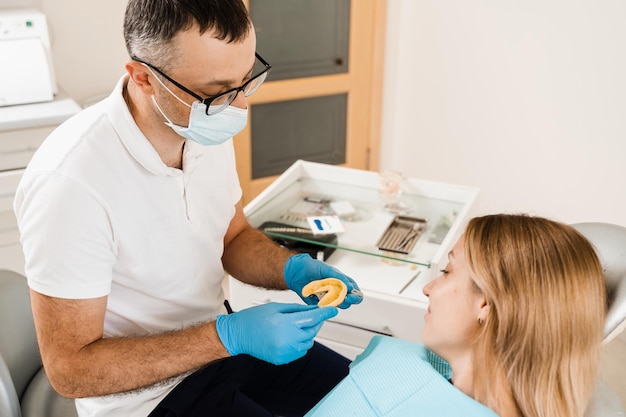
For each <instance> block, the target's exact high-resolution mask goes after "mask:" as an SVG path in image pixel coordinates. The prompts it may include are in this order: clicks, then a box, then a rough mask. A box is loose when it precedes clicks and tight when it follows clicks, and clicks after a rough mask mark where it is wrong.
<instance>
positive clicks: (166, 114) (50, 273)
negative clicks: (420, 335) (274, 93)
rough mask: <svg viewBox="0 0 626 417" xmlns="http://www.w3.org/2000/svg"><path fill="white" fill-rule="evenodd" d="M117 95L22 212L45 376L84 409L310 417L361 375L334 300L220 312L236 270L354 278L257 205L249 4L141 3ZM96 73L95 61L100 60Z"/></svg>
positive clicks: (88, 117)
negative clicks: (247, 160)
mask: <svg viewBox="0 0 626 417" xmlns="http://www.w3.org/2000/svg"><path fill="white" fill-rule="evenodd" d="M124 37H125V41H126V46H127V49H128V52H129V55H130V57H131V60H130V61H129V62H127V63H126V74H125V75H124V76H123V77H122V78H121V80H120V81H119V83H118V84H117V86H116V87H115V89H114V90H113V92H112V94H111V95H110V96H109V97H108V98H106V99H104V100H103V101H102V102H100V103H98V104H95V105H93V106H91V107H89V108H87V109H85V110H84V111H83V112H81V113H80V114H78V115H77V116H75V117H73V118H72V119H70V120H69V121H67V122H66V123H64V124H63V125H61V126H60V127H59V128H58V129H57V130H56V131H55V132H53V133H52V134H51V135H50V136H49V137H48V138H47V139H46V140H45V142H44V144H43V145H42V146H41V147H40V148H39V150H38V151H37V153H36V155H35V156H34V158H33V159H32V161H31V163H30V164H29V166H28V168H27V170H26V172H25V174H24V176H23V179H22V181H21V183H20V185H19V189H18V192H17V196H16V200H15V204H14V208H15V213H16V215H17V218H18V223H19V227H20V232H21V239H22V244H23V248H24V254H25V257H26V275H27V278H28V283H29V286H30V288H31V301H32V308H33V313H34V318H35V326H36V330H37V337H38V340H39V345H40V350H41V355H42V359H43V363H44V367H45V370H46V373H47V375H48V377H49V379H50V381H51V384H52V385H53V387H54V388H55V389H56V390H57V391H58V392H59V393H60V394H61V395H63V396H66V397H70V398H76V399H77V400H76V406H77V410H78V413H79V415H80V417H87V416H98V417H108V416H139V417H141V416H148V415H150V416H165V415H167V416H196V415H208V413H209V412H210V415H214V416H226V415H228V416H246V417H249V416H273V415H288V416H301V415H304V414H305V413H306V412H307V411H308V410H309V409H310V408H311V407H313V405H315V403H316V402H317V401H319V400H320V399H321V398H322V397H323V396H324V395H325V394H326V393H327V392H329V391H330V390H331V389H332V388H333V387H334V386H335V385H336V384H337V383H338V382H339V381H340V380H341V379H342V378H343V377H344V376H345V375H346V374H347V372H348V363H349V361H348V360H347V359H346V358H344V357H342V356H340V355H338V354H336V353H335V352H333V351H331V350H329V349H327V348H325V347H323V346H321V345H318V344H315V343H314V342H313V338H314V337H315V336H316V334H317V332H318V331H319V329H320V328H321V326H322V324H323V322H324V321H325V320H326V319H329V318H331V317H333V316H335V315H336V314H337V309H336V308H335V307H325V308H317V307H316V306H314V305H311V304H313V303H314V300H312V299H309V298H303V299H304V301H305V303H306V304H276V303H273V304H266V305H260V306H257V307H252V308H249V309H246V310H242V311H239V312H234V313H232V314H226V313H225V312H224V311H223V303H224V293H223V291H222V287H221V283H222V280H223V278H224V274H225V272H227V273H229V274H231V275H232V276H233V277H235V278H236V279H238V280H240V281H242V282H244V283H247V284H250V285H255V286H260V287H264V288H270V289H291V290H293V291H295V292H296V293H298V294H301V290H302V287H304V286H305V285H306V284H307V283H309V282H310V281H313V280H317V279H321V278H325V277H336V278H339V279H341V280H342V281H344V282H345V283H346V285H347V286H348V291H349V292H350V291H351V290H356V291H353V292H352V294H351V295H349V296H348V297H347V298H346V300H345V301H344V303H343V304H342V305H340V306H339V308H348V307H350V305H352V304H355V303H359V302H360V301H361V297H360V296H359V295H358V293H359V292H358V286H357V284H356V283H355V282H354V281H353V280H352V279H350V278H349V277H347V276H345V275H344V274H342V273H341V272H339V271H337V270H335V269H333V268H331V267H330V266H328V265H326V264H325V263H323V262H320V261H317V260H313V259H311V258H310V257H309V256H308V255H302V254H300V255H298V254H294V253H292V252H289V251H287V250H285V249H283V248H281V247H279V246H278V245H276V244H275V243H273V242H272V241H270V240H269V239H267V238H266V237H265V236H264V235H263V234H262V233H260V232H258V231H257V230H256V229H254V228H253V227H251V226H250V225H249V224H248V222H247V221H246V218H245V217H244V215H243V209H242V202H241V195H242V193H241V188H240V186H239V181H238V177H237V172H236V168H235V155H234V150H233V139H232V137H233V136H234V135H236V134H237V133H238V132H240V131H241V130H242V129H243V128H244V126H245V125H246V122H247V111H248V109H247V105H246V97H247V96H249V95H251V94H253V93H254V92H255V91H256V90H257V89H258V88H259V87H260V86H261V84H262V83H263V81H264V80H265V78H266V77H267V75H268V73H269V71H270V69H271V66H270V64H269V63H268V62H266V61H265V60H264V59H263V58H262V57H261V56H260V55H259V54H258V53H257V51H256V37H255V32H254V27H253V25H252V22H251V21H250V17H249V15H248V12H247V11H246V9H245V6H244V4H243V3H242V1H240V0H130V1H129V2H128V6H127V9H126V14H125V20H124ZM84 65H85V74H86V75H87V74H89V66H90V65H91V63H89V62H85V63H84Z"/></svg>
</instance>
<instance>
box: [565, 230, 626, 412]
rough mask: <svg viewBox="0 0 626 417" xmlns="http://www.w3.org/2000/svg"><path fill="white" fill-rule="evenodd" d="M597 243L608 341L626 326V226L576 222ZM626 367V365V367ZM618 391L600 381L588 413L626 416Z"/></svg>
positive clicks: (605, 329) (594, 243) (605, 342)
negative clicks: (604, 291)
mask: <svg viewBox="0 0 626 417" xmlns="http://www.w3.org/2000/svg"><path fill="white" fill-rule="evenodd" d="M573 226H574V228H576V229H577V230H578V231H579V232H580V233H582V234H583V235H584V236H585V237H586V238H587V239H588V240H589V241H590V242H591V243H592V244H593V245H594V246H595V249H596V253H597V255H598V257H599V258H600V262H602V269H603V270H604V279H605V283H606V293H607V304H608V310H607V316H606V322H605V325H604V344H607V343H609V342H610V341H611V340H613V339H614V338H615V337H616V336H617V335H618V334H620V333H621V332H622V331H623V330H624V328H625V327H626V228H624V227H621V226H617V225H613V224H607V223H579V224H574V225H573ZM624 369H625V370H626V367H624ZM625 416H626V411H625V409H624V405H623V404H622V403H621V401H620V399H619V397H618V396H617V394H616V393H615V392H614V391H613V390H612V389H611V388H610V387H609V386H608V385H607V384H606V382H604V381H600V382H599V384H598V387H597V388H596V392H595V394H594V396H593V398H592V400H591V403H590V404H589V407H588V409H587V417H625Z"/></svg>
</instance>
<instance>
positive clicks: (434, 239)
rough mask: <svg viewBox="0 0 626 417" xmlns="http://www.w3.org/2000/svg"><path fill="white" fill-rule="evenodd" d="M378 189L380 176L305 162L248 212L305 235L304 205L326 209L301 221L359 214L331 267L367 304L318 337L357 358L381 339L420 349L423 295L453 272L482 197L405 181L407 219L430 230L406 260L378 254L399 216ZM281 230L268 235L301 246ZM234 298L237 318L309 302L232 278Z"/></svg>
mask: <svg viewBox="0 0 626 417" xmlns="http://www.w3.org/2000/svg"><path fill="white" fill-rule="evenodd" d="M378 189H379V175H378V173H375V172H370V171H362V170H355V169H351V168H343V167H338V166H332V165H325V164H317V163H311V162H306V161H298V162H296V163H295V164H294V165H292V166H291V167H290V168H289V169H288V170H287V171H285V173H283V174H282V175H281V176H280V177H279V178H278V179H277V180H276V181H275V182H273V183H272V184H271V185H270V186H269V187H268V188H267V189H266V190H265V191H264V192H263V193H261V194H260V195H259V196H258V197H257V198H255V199H254V200H253V201H251V202H250V203H249V204H248V205H247V206H246V208H245V213H246V216H247V218H248V220H249V221H250V223H251V224H252V225H253V226H255V227H259V226H260V225H262V224H263V223H264V222H266V221H273V222H278V223H283V224H285V223H286V224H287V225H288V226H290V227H294V228H298V230H299V229H300V228H306V227H307V226H306V224H307V223H306V222H305V221H304V220H303V219H301V218H298V213H294V211H295V212H302V211H306V210H307V209H306V204H305V203H302V202H303V201H305V202H306V201H307V200H310V201H315V202H320V203H319V204H320V205H319V206H318V207H313V211H315V210H319V212H317V213H316V212H313V213H300V214H303V215H304V217H306V216H308V215H314V216H317V215H322V216H323V215H332V214H333V209H332V207H333V206H334V207H337V206H339V207H345V203H348V206H349V207H351V209H352V214H350V215H344V216H339V218H340V219H341V225H342V226H343V227H344V229H345V231H344V232H342V233H338V234H337V242H336V243H333V244H330V245H328V246H332V247H333V248H334V249H335V251H334V252H333V253H332V254H331V255H330V257H329V258H328V259H327V262H328V263H329V264H330V265H333V266H335V267H337V268H339V269H340V270H341V271H343V272H344V273H346V274H347V275H349V276H351V277H352V278H354V279H355V280H356V281H357V283H358V284H359V286H360V287H361V289H362V290H363V294H364V300H363V302H362V303H361V304H359V305H355V306H352V307H351V308H349V309H347V310H340V313H339V315H338V316H337V317H335V318H333V319H332V320H329V321H328V322H326V323H325V324H324V326H323V328H322V330H321V331H320V333H319V337H318V340H319V341H320V342H322V343H324V344H326V345H328V346H329V347H332V348H333V349H335V350H337V351H339V352H341V353H343V354H344V355H346V356H348V357H350V358H354V357H355V356H356V355H357V354H358V353H360V352H361V350H362V349H363V348H364V347H365V346H366V345H367V343H368V342H369V340H370V338H371V337H372V336H373V335H375V334H385V335H390V336H394V337H399V338H402V339H407V340H413V341H419V337H420V333H421V331H422V327H423V318H422V317H423V315H424V314H425V312H426V309H427V306H428V301H427V299H426V297H425V296H424V295H423V294H422V288H423V286H424V284H426V283H427V282H428V281H430V280H431V279H432V278H434V277H435V276H436V275H437V273H438V271H439V269H441V268H443V266H445V263H446V262H447V254H448V251H449V250H450V249H451V247H452V246H453V244H454V243H455V241H456V239H457V238H458V237H459V235H460V234H461V232H462V230H463V227H464V223H465V222H466V220H467V219H468V217H469V216H470V215H471V209H472V206H473V204H474V201H475V199H476V197H477V195H478V189H476V188H473V187H466V186H460V185H454V184H445V183H435V182H430V181H423V180H418V179H411V178H408V179H405V180H404V181H403V183H402V191H403V194H402V200H403V202H404V203H406V204H405V205H406V207H408V209H407V210H406V211H405V212H403V213H401V215H402V216H405V217H409V218H419V219H425V220H427V223H426V227H425V228H424V230H422V231H421V235H419V237H418V239H416V242H413V244H412V245H411V246H412V249H411V251H410V252H409V253H408V254H403V253H394V252H388V251H384V252H383V251H381V250H380V249H379V248H378V244H379V241H380V238H381V237H382V236H383V234H385V233H386V231H387V230H388V228H389V226H390V225H392V224H394V220H395V219H396V215H398V213H390V212H387V211H385V210H384V209H383V208H382V207H381V204H380V202H379V197H378ZM331 203H338V204H334V205H333V204H331ZM314 205H315V203H314ZM303 207H304V208H305V209H304V210H303ZM294 208H295V209H294ZM442 228H443V232H442ZM276 230H279V232H278V233H268V234H270V235H271V236H272V237H275V238H283V237H289V238H293V235H288V234H283V233H281V232H280V229H276ZM285 230H288V229H287V228H286V229H285ZM407 231H408V229H407ZM304 240H305V241H306V240H308V239H306V238H304ZM229 292H230V296H229V297H230V303H231V305H232V307H233V309H235V310H240V309H243V308H246V307H249V306H252V305H256V304H261V303H267V302H270V301H278V302H302V301H301V300H300V299H299V298H298V297H297V296H296V295H295V294H294V293H293V292H291V291H268V290H262V289H259V288H256V287H252V286H249V285H245V284H242V283H240V282H239V281H237V280H235V279H233V278H232V277H231V278H230V280H229Z"/></svg>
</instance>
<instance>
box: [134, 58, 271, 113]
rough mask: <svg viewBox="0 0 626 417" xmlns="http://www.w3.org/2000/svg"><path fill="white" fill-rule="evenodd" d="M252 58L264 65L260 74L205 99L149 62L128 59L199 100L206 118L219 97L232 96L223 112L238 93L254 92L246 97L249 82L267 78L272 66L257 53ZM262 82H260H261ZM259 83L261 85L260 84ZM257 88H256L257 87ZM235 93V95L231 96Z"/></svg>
mask: <svg viewBox="0 0 626 417" xmlns="http://www.w3.org/2000/svg"><path fill="white" fill-rule="evenodd" d="M254 56H255V57H256V58H257V59H258V60H259V61H261V64H263V65H265V69H264V70H263V71H261V72H260V73H258V74H257V75H254V76H253V77H252V78H250V79H249V80H248V81H246V82H245V83H243V85H242V86H240V87H235V88H231V89H230V90H228V91H225V92H223V93H221V94H218V95H216V96H212V97H207V98H203V97H202V96H199V95H198V94H196V93H194V92H193V91H191V90H190V89H188V88H187V87H185V86H184V85H182V84H181V83H179V82H178V81H176V80H175V79H173V78H172V77H170V76H169V75H167V74H166V73H165V72H163V71H161V70H160V69H159V68H157V67H155V66H154V65H152V64H151V63H149V62H146V61H144V60H142V59H139V58H137V57H136V56H131V57H130V59H132V60H133V61H137V62H139V63H142V64H144V65H147V66H148V67H150V68H152V69H153V70H155V71H156V72H158V73H159V74H160V75H162V76H163V77H164V78H165V79H166V80H168V81H169V82H171V83H172V84H174V85H175V86H176V87H178V88H180V89H181V90H183V91H184V92H185V93H187V94H189V95H190V96H192V97H194V98H195V99H197V100H199V101H200V102H201V103H202V104H204V105H206V114H207V116H210V114H209V106H210V105H211V103H212V102H213V101H215V100H216V99H218V98H220V97H225V96H228V95H232V98H231V99H229V101H228V103H227V104H224V105H223V106H221V107H222V108H221V109H220V111H222V110H224V109H225V108H226V107H228V106H229V105H230V104H231V103H232V102H233V101H235V98H236V97H237V94H239V92H240V91H243V92H244V95H245V96H246V97H248V96H249V95H250V94H252V93H254V92H255V91H256V89H255V90H254V91H253V92H252V93H250V94H248V95H246V94H245V88H246V87H247V86H248V85H250V83H251V82H253V81H255V80H257V79H258V78H259V77H261V76H263V75H265V76H266V77H267V74H268V73H269V71H270V70H271V69H272V66H271V65H270V64H269V63H268V62H267V61H266V60H264V59H263V58H262V57H261V55H259V54H258V53H256V52H255V53H254ZM263 81H265V79H263ZM263 81H262V82H263ZM262 82H261V83H262ZM257 88H258V87H257ZM233 93H235V94H233ZM217 113H219V111H218V112H216V113H212V114H217Z"/></svg>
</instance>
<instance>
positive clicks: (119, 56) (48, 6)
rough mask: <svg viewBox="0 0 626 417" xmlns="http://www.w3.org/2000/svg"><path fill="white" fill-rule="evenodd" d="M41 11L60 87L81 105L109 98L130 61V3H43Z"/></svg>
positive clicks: (66, 0)
mask: <svg viewBox="0 0 626 417" xmlns="http://www.w3.org/2000/svg"><path fill="white" fill-rule="evenodd" d="M0 1H1V0H0ZM13 1H16V0H13ZM22 1H23V0H22ZM39 8H40V10H42V11H43V12H44V13H45V15H46V17H47V20H48V29H49V31H50V42H51V44H52V54H53V59H54V62H55V69H56V77H57V83H58V84H59V88H60V89H61V90H62V91H63V92H65V93H67V94H68V95H69V96H71V97H72V98H73V99H74V100H76V101H77V102H78V103H80V104H85V103H87V102H91V101H93V100H95V99H97V98H101V97H102V96H103V95H108V94H109V92H110V91H111V90H112V89H113V87H114V86H115V84H116V83H117V81H118V79H119V78H120V76H121V75H122V74H123V73H124V72H125V70H124V63H125V62H126V61H127V60H128V53H127V52H126V48H125V46H124V36H123V34H122V29H123V28H122V24H123V19H124V10H125V8H126V0H106V1H84V0H39Z"/></svg>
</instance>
